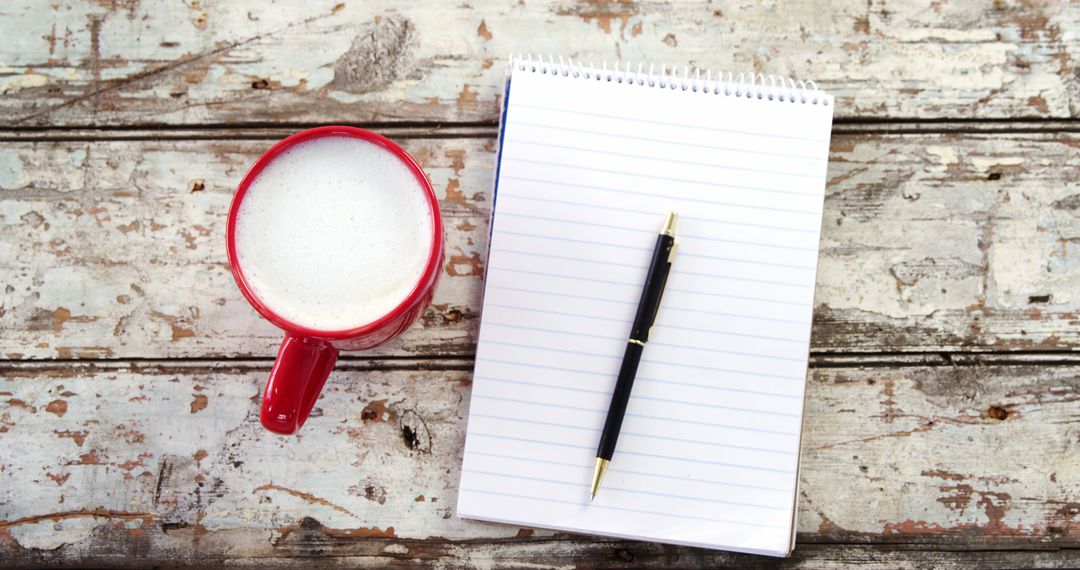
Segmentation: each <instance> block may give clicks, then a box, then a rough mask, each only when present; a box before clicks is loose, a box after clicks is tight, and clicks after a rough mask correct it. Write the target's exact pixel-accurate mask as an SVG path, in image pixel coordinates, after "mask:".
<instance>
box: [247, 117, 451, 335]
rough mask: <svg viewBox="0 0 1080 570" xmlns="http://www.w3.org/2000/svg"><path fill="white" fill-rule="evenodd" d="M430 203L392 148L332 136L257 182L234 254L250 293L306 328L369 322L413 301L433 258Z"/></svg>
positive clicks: (298, 149) (309, 144)
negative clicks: (410, 295) (427, 266)
mask: <svg viewBox="0 0 1080 570" xmlns="http://www.w3.org/2000/svg"><path fill="white" fill-rule="evenodd" d="M432 218H433V215H432V212H431V206H430V204H429V202H428V200H427V197H426V195H425V190H424V188H423V186H421V185H420V183H419V182H418V181H417V179H416V177H415V175H414V174H413V172H412V171H411V170H409V168H408V167H407V166H406V165H405V164H404V163H402V162H401V160H400V159H398V158H397V157H396V156H395V155H394V154H392V153H391V152H390V151H388V150H386V149H384V148H382V147H380V146H378V145H376V144H374V143H370V142H367V141H364V140H360V139H356V138H352V137H345V136H328V137H321V138H316V139H311V140H308V141H304V142H301V143H297V144H296V145H294V146H292V147H290V148H289V149H288V150H286V151H285V152H284V153H282V154H280V155H278V156H277V157H276V158H274V160H272V161H271V162H270V163H269V164H268V165H267V166H266V168H264V169H263V170H262V172H260V173H259V175H258V176H257V177H256V178H255V179H254V180H253V181H252V183H251V185H250V186H249V187H248V190H247V193H246V194H244V197H243V199H242V201H241V203H240V207H239V211H238V212H237V216H236V222H235V223H236V228H235V253H236V257H237V262H238V264H239V266H240V268H241V270H242V271H243V273H244V277H245V278H246V280H247V283H248V286H249V288H250V289H251V291H252V292H253V293H254V294H255V296H256V297H258V298H259V300H260V301H262V302H263V304H264V305H266V306H267V308H269V309H270V310H271V311H273V312H274V313H277V314H278V315H280V316H281V317H284V318H285V319H287V320H288V321H290V322H292V323H294V324H297V325H300V326H302V327H307V328H312V329H317V330H323V331H339V330H348V329H352V328H356V327H359V326H363V325H366V324H368V323H370V322H373V321H375V320H376V319H378V318H379V317H382V316H384V315H386V314H387V313H389V312H390V311H391V310H393V309H394V307H396V306H397V305H398V304H400V303H401V302H402V301H404V300H405V299H406V298H407V297H408V296H409V294H410V293H411V292H412V290H413V288H414V287H415V286H416V284H417V282H418V281H419V280H420V277H421V275H422V274H423V272H424V268H425V266H426V265H427V262H428V258H429V256H430V255H431V244H432V232H433V229H432V228H433V222H432Z"/></svg>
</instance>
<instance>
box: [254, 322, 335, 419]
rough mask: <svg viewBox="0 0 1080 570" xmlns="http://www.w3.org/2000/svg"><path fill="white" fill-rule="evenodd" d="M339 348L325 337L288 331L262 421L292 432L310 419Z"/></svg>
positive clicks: (269, 383)
mask: <svg viewBox="0 0 1080 570" xmlns="http://www.w3.org/2000/svg"><path fill="white" fill-rule="evenodd" d="M337 357H338V350H337V349H336V348H334V346H333V345H332V344H330V343H329V342H326V341H324V340H317V339H312V338H306V337H302V336H295V335H293V334H290V333H286V334H285V339H284V340H282V341H281V348H280V349H279V350H278V355H277V360H275V361H274V368H273V369H271V370H270V379H269V380H267V382H266V392H264V393H263V402H262V410H261V412H260V413H259V420H260V421H261V422H262V425H263V427H265V428H266V429H268V430H270V431H272V432H275V433H279V434H282V435H292V434H294V433H296V432H297V430H299V429H300V426H302V425H304V422H305V421H307V418H308V414H310V413H311V408H312V407H314V406H315V400H317V399H318V398H319V393H320V392H321V391H322V387H323V384H325V383H326V378H327V377H328V376H330V370H331V369H332V368H333V367H334V362H336V361H337Z"/></svg>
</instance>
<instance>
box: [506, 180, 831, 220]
mask: <svg viewBox="0 0 1080 570" xmlns="http://www.w3.org/2000/svg"><path fill="white" fill-rule="evenodd" d="M503 180H517V181H518V182H535V183H537V184H550V185H552V186H568V187H571V188H583V189H586V190H600V191H602V192H611V193H613V194H629V195H633V196H648V197H650V198H658V197H659V196H658V195H657V194H656V192H634V191H632V190H623V189H617V188H609V187H606V186H591V185H588V184H574V183H571V182H560V181H557V180H543V179H540V178H526V177H524V176H503ZM504 195H505V194H504ZM511 197H513V198H528V199H531V200H541V201H544V202H553V203H557V204H559V203H561V204H571V205H574V206H587V207H590V208H602V209H606V210H616V211H621V212H633V213H635V214H653V215H655V214H656V212H654V211H650V210H635V209H631V208H615V207H612V206H610V205H605V206H593V205H590V204H581V203H578V202H568V201H565V200H554V199H549V198H535V197H532V196H521V195H518V194H514V195H512V196H511ZM668 198H670V199H672V200H679V201H685V202H700V203H702V204H709V205H713V206H728V207H732V208H746V209H748V210H764V211H767V212H783V213H785V214H805V215H810V216H814V217H816V218H819V219H820V218H821V212H810V211H807V210H792V209H788V208H773V207H769V206H753V205H748V204H737V203H732V202H721V201H719V200H716V199H707V198H686V197H683V196H669V197H668ZM684 217H686V219H690V220H697V221H702V222H711V221H713V220H712V219H711V218H698V217H693V216H690V217H687V216H684Z"/></svg>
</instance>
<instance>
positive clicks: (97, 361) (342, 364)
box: [0, 351, 1080, 376]
mask: <svg viewBox="0 0 1080 570" xmlns="http://www.w3.org/2000/svg"><path fill="white" fill-rule="evenodd" d="M273 362H274V359H273V358H270V357H242V358H220V357H207V358H191V357H185V358H137V357H136V358H117V359H104V358H87V359H54V360H7V359H0V376H3V375H4V374H7V373H19V372H22V373H27V372H32V371H48V370H56V369H70V368H71V367H72V366H77V367H84V368H90V369H100V370H120V369H143V370H146V369H161V370H166V369H167V370H169V371H181V370H215V369H216V370H269V369H270V367H271V365H272V364H273ZM473 364H474V355H471V354H469V355H442V356H430V357H414V356H378V357H365V356H353V355H348V354H346V355H343V356H341V357H340V358H339V359H338V362H337V365H336V366H337V368H340V369H342V370H472V368H473ZM1033 365H1039V366H1076V365H1080V352H1070V351H1047V352H1024V353H1009V352H866V353H847V354H831V353H816V354H815V353H812V354H811V355H810V366H809V367H810V369H818V368H902V367H914V366H919V367H934V366H939V367H940V366H999V367H1000V366H1033Z"/></svg>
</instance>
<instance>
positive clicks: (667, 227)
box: [661, 210, 679, 237]
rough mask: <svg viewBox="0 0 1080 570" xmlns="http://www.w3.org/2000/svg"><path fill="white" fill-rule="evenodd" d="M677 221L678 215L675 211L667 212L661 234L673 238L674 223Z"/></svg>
mask: <svg viewBox="0 0 1080 570" xmlns="http://www.w3.org/2000/svg"><path fill="white" fill-rule="evenodd" d="M678 219H679V213H678V212H676V211H675V210H672V211H670V212H668V215H667V219H666V220H664V229H663V231H661V233H663V234H667V235H669V236H672V237H674V236H675V221H676V220H678Z"/></svg>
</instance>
